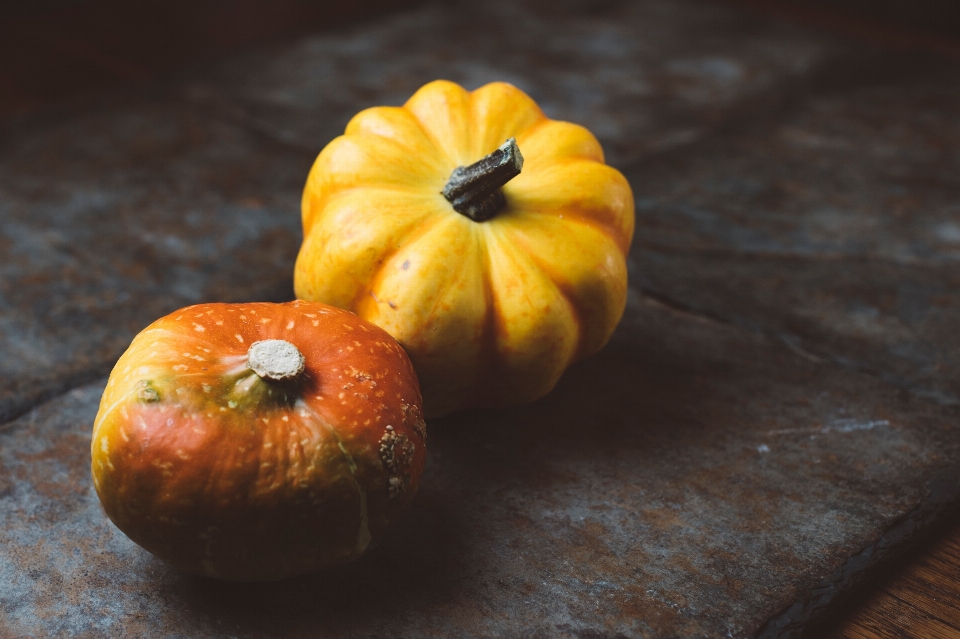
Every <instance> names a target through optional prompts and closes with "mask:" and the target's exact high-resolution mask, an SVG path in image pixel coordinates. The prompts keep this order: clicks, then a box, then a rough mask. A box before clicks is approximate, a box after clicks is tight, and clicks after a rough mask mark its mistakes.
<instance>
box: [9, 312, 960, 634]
mask: <svg viewBox="0 0 960 639" xmlns="http://www.w3.org/2000/svg"><path fill="white" fill-rule="evenodd" d="M630 313H631V314H630V320H629V321H628V322H627V323H625V325H624V326H623V327H622V329H621V330H620V332H619V334H618V337H617V338H616V341H615V342H614V343H613V344H612V345H611V347H609V348H607V349H605V350H604V351H603V352H602V353H601V354H599V355H597V356H596V357H594V358H592V359H590V360H588V361H585V362H583V363H581V364H579V365H577V366H575V367H574V368H573V369H572V370H571V371H570V372H569V374H568V375H566V376H565V377H564V379H563V381H562V382H561V385H560V387H559V388H558V389H557V391H556V392H554V393H552V394H551V395H550V396H549V397H548V398H546V399H545V400H543V401H541V402H538V403H537V404H534V405H531V406H529V407H525V408H522V409H518V410H512V411H504V412H497V413H493V412H491V413H484V412H477V413H470V414H464V415H460V416H457V417H453V418H450V419H446V420H440V421H436V422H434V423H433V424H432V425H431V428H432V430H431V435H430V457H429V462H428V471H427V474H426V475H425V476H424V480H423V484H422V488H421V493H420V494H419V495H418V497H417V501H416V502H415V505H414V507H413V509H412V510H411V511H410V512H409V513H408V515H407V517H406V518H405V519H404V521H403V523H402V525H401V526H400V528H399V529H398V530H397V531H396V534H395V535H393V536H392V537H391V538H390V539H389V540H388V541H387V542H385V543H384V544H383V545H382V546H381V547H379V548H377V549H375V550H373V551H371V552H370V553H369V555H368V556H366V557H365V558H364V559H363V560H362V561H360V562H359V563H358V564H356V565H353V566H350V567H347V568H344V569H340V570H336V571H332V572H327V573H323V574H320V575H316V576H312V577H309V578H303V579H296V580H292V581H288V582H284V583H281V584H265V585H238V584H227V583H222V582H216V581H213V580H208V579H204V578H199V577H191V576H187V575H183V574H179V573H177V572H176V571H175V570H173V569H171V568H168V567H166V566H164V565H163V564H161V563H160V562H159V561H157V560H155V559H153V558H152V557H151V556H150V555H148V554H147V553H146V552H145V551H142V550H140V549H139V548H138V547H136V546H135V545H133V544H132V543H131V542H129V541H128V540H127V539H126V538H124V537H123V535H122V534H120V533H119V532H117V531H116V529H115V528H113V526H112V525H111V524H109V522H108V521H107V520H106V518H105V517H104V515H103V513H102V511H101V509H100V507H99V505H98V502H97V499H96V496H95V494H94V492H93V489H92V487H91V486H90V483H89V481H88V479H87V472H88V471H87V469H88V466H89V429H90V423H91V421H92V419H93V416H94V414H95V412H96V406H97V402H98V399H99V395H100V391H101V388H102V385H101V384H92V385H89V386H85V387H82V388H79V389H77V390H75V391H73V392H71V393H68V394H67V395H65V396H63V397H61V398H58V399H56V400H54V401H52V402H49V403H47V404H45V405H44V406H42V407H40V408H38V409H37V410H35V411H33V412H31V413H29V414H28V415H25V416H23V417H21V418H20V419H19V420H18V421H17V422H14V423H13V424H11V425H10V427H9V428H8V430H7V432H6V433H5V434H3V435H0V451H2V452H0V468H2V470H0V482H2V485H3V488H2V489H0V491H2V493H3V498H2V500H3V501H2V504H3V507H2V509H0V544H2V547H3V548H4V551H3V553H2V554H0V577H2V579H0V583H4V584H6V585H5V586H4V588H3V589H2V591H0V608H2V609H3V610H5V611H7V618H6V620H5V622H6V623H7V624H8V625H9V627H10V628H11V630H13V631H22V630H30V631H33V632H38V631H39V633H41V634H42V633H46V634H50V635H61V634H69V633H77V634H84V633H86V634H93V633H94V632H101V631H102V632H110V633H113V634H117V635H121V636H134V635H147V636H171V635H172V636H210V637H229V636H240V637H253V636H266V635H272V636H273V635H282V636H290V637H308V636H317V635H322V636H337V637H368V636H401V637H450V636H543V637H614V636H630V637H638V636H657V637H672V636H703V637H727V636H734V637H744V636H751V635H752V634H753V633H755V632H756V630H757V629H758V628H759V627H760V626H761V625H762V624H763V623H764V622H766V621H767V619H769V618H770V617H771V616H773V615H775V614H776V613H778V612H779V611H780V610H781V609H783V608H785V607H787V606H788V605H790V604H791V603H792V602H793V601H794V600H796V599H798V598H803V597H805V596H806V595H807V593H808V592H809V591H810V590H811V588H812V587H814V586H816V585H818V583H819V582H820V581H821V580H823V579H824V578H826V577H827V576H829V575H831V574H832V573H833V572H834V571H835V570H836V568H837V567H838V566H840V565H842V564H843V563H844V562H845V561H846V560H847V558H848V557H850V556H851V555H853V554H855V553H856V552H857V551H859V550H860V549H861V548H863V547H864V546H866V545H869V544H871V543H873V542H874V541H875V540H876V538H877V536H878V535H879V534H880V531H882V530H884V529H886V528H887V527H889V526H890V525H891V524H893V523H895V522H896V521H897V520H898V519H899V518H901V517H902V516H903V514H904V513H907V512H910V511H911V510H912V509H914V508H916V507H917V506H918V505H919V504H920V503H922V502H923V500H924V498H925V497H926V491H925V490H924V481H925V479H926V478H927V477H928V476H929V475H930V471H931V469H932V468H936V467H940V466H943V465H945V464H949V463H956V462H958V461H960V441H958V439H957V437H956V435H957V432H956V431H957V427H956V422H955V414H954V413H952V412H950V410H949V409H946V408H943V407H940V406H937V405H936V404H933V403H931V402H929V401H926V400H922V399H920V398H916V397H914V396H912V395H910V394H899V395H898V394H897V393H895V392H894V393H891V391H890V387H889V386H888V385H886V384H885V383H883V382H881V381H878V380H874V379H872V378H871V377H869V376H866V375H863V374H859V373H851V372H848V371H845V370H842V369H839V368H836V367H833V366H830V365H827V364H817V363H813V362H810V361H809V360H807V359H805V358H803V357H801V356H799V355H797V354H795V353H793V352H792V351H791V350H790V349H789V348H787V347H786V346H784V345H782V344H777V343H775V342H772V341H771V340H769V339H767V338H765V337H763V336H760V335H757V334H755V333H752V332H750V331H747V330H745V329H739V328H734V327H730V326H727V325H722V324H716V323H712V322H708V321H704V320H702V319H700V318H698V317H695V316H690V315H687V314H684V313H680V312H677V311H675V310H673V309H670V308H667V307H664V306H662V305H659V304H657V303H656V302H652V301H649V300H647V301H644V300H642V299H639V298H635V299H634V300H633V302H632V304H631V311H630ZM867 496H869V498H868V499H865V497H867Z"/></svg>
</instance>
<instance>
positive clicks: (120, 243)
mask: <svg viewBox="0 0 960 639" xmlns="http://www.w3.org/2000/svg"><path fill="white" fill-rule="evenodd" d="M436 78H446V79H450V80H454V81H458V82H461V83H463V84H464V85H466V86H467V87H468V88H475V87H477V86H479V85H481V84H483V83H486V82H488V81H492V80H506V81H510V82H513V83H514V84H516V85H518V86H519V87H521V88H522V89H524V90H526V91H527V92H528V93H530V94H531V95H532V96H533V97H534V98H535V99H536V100H538V102H539V103H540V104H541V106H542V107H543V108H544V110H545V111H546V112H547V114H548V115H550V116H551V117H554V118H558V119H568V120H572V121H575V122H578V123H581V124H584V125H586V126H587V127H589V128H590V129H591V130H593V131H594V132H595V133H596V134H597V135H598V137H599V138H600V140H601V142H602V143H603V145H604V148H605V150H606V152H607V155H608V160H609V161H610V163H612V164H613V165H615V166H617V167H618V168H619V169H620V170H622V171H623V172H624V173H625V175H627V177H628V178H629V180H630V182H631V184H632V186H633V189H634V193H635V196H636V204H637V232H636V236H635V241H634V246H633V250H632V252H631V256H630V270H631V295H630V299H629V303H628V310H627V314H626V317H625V318H624V321H623V323H622V325H621V327H620V328H619V329H618V332H617V334H616V336H615V338H614V340H613V342H612V343H611V344H610V345H609V346H608V347H607V348H606V349H605V350H604V351H602V352H601V353H600V354H598V355H596V356H595V357H593V358H591V359H588V360H586V361H584V362H582V363H580V364H578V365H576V366H575V367H573V368H572V369H571V370H570V371H569V372H568V373H567V374H566V375H565V376H564V378H563V380H562V381H561V384H560V386H559V387H558V388H557V389H556V391H555V392H553V393H552V394H551V395H549V396H548V397H547V398H545V399H544V400H542V401H540V402H537V403H536V404H533V405H531V406H528V407H524V408H521V409H516V410H512V411H504V412H474V413H469V414H462V415H457V416H453V417H450V418H447V419H444V420H438V421H435V422H433V423H431V424H429V428H430V453H429V454H430V457H429V460H428V468H427V473H426V475H425V477H424V481H423V484H422V488H421V492H420V494H419V495H418V498H417V501H416V504H415V506H414V508H413V510H412V511H411V512H410V513H409V516H408V517H407V518H406V519H405V521H404V522H403V524H402V525H401V527H400V528H399V529H398V531H397V534H396V535H394V536H393V537H392V538H391V539H390V540H389V541H388V542H386V543H385V544H384V545H382V546H380V547H379V548H377V549H375V550H373V551H372V552H370V553H369V554H368V556H367V557H365V558H364V559H363V560H361V561H360V562H359V563H357V564H356V565H353V566H349V567H346V568H343V569H340V570H338V571H335V572H332V573H325V574H321V575H317V576H314V577H309V578H302V579H297V580H294V581H290V582H284V583H282V584H274V585H269V586H258V585H254V586H242V585H236V584H224V583H218V582H213V581H210V580H206V579H202V578H196V577H190V576H185V575H182V574H179V573H177V572H175V571H173V570H172V569H170V568H168V567H166V566H165V565H163V564H162V563H160V562H159V561H157V560H155V559H154V558H152V557H151V556H150V555H148V554H147V553H145V552H144V551H142V550H140V549H139V548H138V547H136V546H135V545H133V544H132V543H131V542H130V541H128V540H127V539H126V538H125V537H124V536H123V535H122V534H120V533H119V532H118V531H117V530H116V529H115V528H114V527H113V526H112V525H111V524H110V523H109V522H108V521H107V520H106V519H105V517H104V515H103V514H102V511H101V510H100V507H99V504H98V502H97V499H96V496H95V494H94V493H93V490H92V486H91V485H90V481H89V472H88V463H89V462H88V459H89V432H90V427H91V423H92V420H93V416H94V414H95V412H96V408H97V402H98V400H99V394H100V391H101V389H102V385H103V380H104V378H105V375H106V374H107V373H108V372H109V369H110V366H111V365H112V363H113V362H114V361H115V360H116V358H117V357H118V356H119V354H120V353H121V352H122V351H123V349H124V348H125V347H126V345H127V344H128V343H129V340H130V339H131V338H132V336H133V335H134V334H136V332H137V331H138V330H140V329H141V328H143V327H144V326H145V325H146V324H148V323H149V322H150V321H152V320H153V319H155V318H156V317H158V316H160V315H163V314H165V313H167V312H169V311H172V310H174V309H176V308H178V307H180V306H184V305H186V304H191V303H196V302H201V301H252V300H268V301H269V300H282V299H288V298H290V297H291V296H292V288H291V281H290V278H291V269H292V264H293V259H294V257H295V255H296V251H297V248H298V246H299V242H300V226H299V224H300V222H299V211H298V209H299V199H300V189H301V188H302V184H303V181H304V179H305V176H306V172H307V170H308V169H309V167H310V164H311V162H312V159H313V157H314V156H315V155H316V153H317V152H318V151H319V150H320V149H321V148H322V147H323V146H324V145H325V144H326V143H327V142H328V141H329V140H330V139H331V138H332V137H334V136H336V135H337V134H338V133H339V132H341V131H342V129H343V127H344V125H345V124H346V122H347V120H348V119H349V117H350V116H351V115H352V114H354V113H355V112H357V111H359V110H360V109H362V108H365V107H367V106H372V105H377V104H399V103H402V102H403V101H404V100H405V99H406V98H407V97H408V96H409V95H410V94H411V93H412V92H413V91H414V90H415V89H416V88H417V87H419V86H420V85H422V84H424V83H425V82H427V81H429V80H432V79H436ZM958 112H960V76H958V75H957V74H956V66H955V62H954V61H950V60H945V59H941V58H938V57H936V56H934V55H932V54H931V55H927V54H919V53H890V52H886V51H883V50H879V49H872V48H870V47H868V46H865V45H863V44H860V43H852V42H848V41H846V40H843V39H838V38H836V37H834V36H830V35H825V34H822V33H818V32H814V31H809V30H803V29H800V28H797V27H792V26H789V25H787V24H782V23H777V22H772V21H768V20H767V19H764V18H761V17H758V16H757V15H756V14H752V13H747V12H743V11H739V10H736V9H731V8H725V7H721V6H718V5H713V4H707V3H701V2H693V1H689V0H683V1H675V2H673V1H672V2H668V1H666V0H661V1H644V2H609V3H604V4H603V5H593V4H590V3H584V4H582V5H581V4H578V3H576V2H569V3H568V2H561V3H538V2H529V3H506V2H503V3H496V2H495V3H491V4H484V6H482V7H477V6H471V5H466V4H465V5H463V6H462V7H459V8H457V7H454V6H452V5H443V6H440V5H427V6H423V7H419V8H415V9H409V10H405V11H403V12H401V13H398V14H396V15H393V16H389V17H386V18H384V19H382V20H379V21H376V22H372V23H368V24H365V25H360V26H355V27H351V28H350V29H349V30H344V31H342V32H335V33H327V34H323V35H319V36H315V37H310V38H306V39H302V40H298V41H295V42H291V43H288V44H282V45H276V46H274V47H271V48H267V49H261V50H259V51H258V52H255V53H251V54H246V55H242V56H237V57H234V58H231V59H229V60H226V61H224V62H221V63H218V64H216V65H213V66H208V67H206V68H203V69H196V70H192V71H190V72H188V73H185V74H181V75H180V76H178V77H177V78H176V79H175V80H171V81H168V82H166V83H164V84H160V85H156V86H151V87H149V88H144V89H131V90H127V91H123V92H119V93H113V94H110V95H108V96H106V97H103V98H102V99H100V100H97V101H91V100H86V101H84V102H82V103H81V102H77V103H75V104H74V103H68V104H66V105H64V106H61V107H59V108H57V109H55V110H54V109H47V110H44V111H42V112H38V113H36V114H34V115H31V116H27V117H23V118H20V119H17V120H12V121H10V122H7V123H6V124H5V128H4V130H3V134H2V135H3V137H2V141H0V353H2V355H3V356H2V358H0V382H2V383H0V423H2V425H0V629H5V630H6V631H8V632H9V634H12V635H14V636H18V635H31V634H32V635H37V636H44V635H49V636H60V635H71V634H77V635H95V634H113V635H118V636H136V635H143V636H212V637H221V636H222V637H234V636H244V637H246V636H251V637H252V636H264V635H268V634H270V635H283V636H291V637H297V636H317V635H323V636H343V637H369V636H382V637H398V636H403V637H431V636H436V637H449V636H468V635H469V636H525V637H558V636H565V637H580V638H587V637H641V636H642V637H680V636H703V637H751V636H756V635H758V634H759V635H761V636H793V635H795V634H796V632H798V631H799V629H801V628H802V627H803V625H804V624H805V623H806V622H807V621H808V620H809V619H811V618H816V617H817V616H818V615H820V614H822V612H823V611H824V610H826V609H828V608H829V605H830V604H831V603H832V602H834V601H835V597H836V595H837V593H842V592H844V591H845V590H846V589H848V588H849V587H851V586H852V585H855V584H856V582H857V580H858V579H859V578H860V577H861V576H862V575H864V574H866V573H865V572H864V571H865V570H866V569H867V568H869V567H870V566H872V565H875V564H876V563H877V562H882V561H883V560H884V559H886V558H888V557H889V556H891V555H892V554H894V553H896V552H897V550H898V549H899V548H901V547H902V544H903V543H904V542H906V541H909V539H910V538H912V537H913V536H915V535H916V534H917V533H918V532H920V531H922V530H923V529H924V527H926V526H927V525H929V524H930V523H931V522H932V521H934V520H936V519H937V518H938V517H940V516H941V515H942V514H943V513H946V512H951V511H955V510H956V508H957V506H958V505H960V436H958V435H960V433H958V427H960V419H958V417H960V340H958V339H957V338H956V335H957V334H958V329H960V268H958V262H960V153H958V151H957V149H958V148H960V120H958V119H957V117H956V114H957V113H958Z"/></svg>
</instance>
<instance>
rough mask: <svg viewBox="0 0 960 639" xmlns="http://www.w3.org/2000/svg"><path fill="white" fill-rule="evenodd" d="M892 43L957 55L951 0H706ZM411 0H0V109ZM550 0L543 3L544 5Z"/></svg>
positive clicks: (14, 109) (957, 22)
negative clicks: (349, 1) (338, 0)
mask: <svg viewBox="0 0 960 639" xmlns="http://www.w3.org/2000/svg"><path fill="white" fill-rule="evenodd" d="M711 1H713V2H720V3H724V4H733V5H738V6H741V7H746V8H749V9H751V10H753V11H757V12H761V13H764V14H767V15H773V16H775V17H777V18H779V19H783V20H787V21H790V22H795V23H798V24H803V25H807V26H815V27H818V28H821V29H825V30H829V31H833V32H838V33H842V34H844V35H847V36H849V37H853V38H858V39H860V40H862V41H864V42H865V43H870V44H874V45H877V44H879V45H881V46H887V47H891V48H896V49H901V50H902V49H921V50H923V49H925V50H932V51H937V52H939V53H941V54H947V55H950V56H954V57H956V58H958V59H960V2H957V1H956V0H910V1H906V0H711ZM421 3H422V1H421V0H366V1H364V2H351V3H339V2H337V3H335V2H322V1H309V0H202V1H193V2H183V1H178V0H146V1H141V2H117V1H115V0H109V1H108V0H34V1H27V0H0V117H2V116H5V115H18V114H23V113H26V112H29V111H32V110H34V109H36V108H38V107H39V106H41V105H43V104H45V103H50V102H51V101H56V100H59V99H62V98H64V97H65V96H68V95H72V94H76V93H78V92H85V91H96V90H101V89H104V88H109V87H116V86H123V85H129V84H135V83H144V82H149V81H152V80H156V79H158V78H162V77H163V76H164V75H166V74H169V73H171V72H174V71H176V70H177V69H180V68H183V67H185V66H187V65H189V64H191V63H195V62H199V61H203V60H210V59H215V58H217V57H220V56H223V55H226V54H229V53H231V52H235V51H238V50H241V49H244V48H248V47H251V46H255V45H262V44H267V43H270V42H278V41H283V40H287V39H291V38H296V37H298V36H300V35H304V34H307V33H316V32H320V31H325V30H330V29H342V28H346V27H349V25H351V24H356V23H358V22H362V21H364V20H368V19H371V18H373V17H375V16H378V15H381V14H383V13H386V12H390V11H396V10H398V9H402V8H404V7H409V6H411V5H414V4H421ZM554 4H555V3H551V5H554Z"/></svg>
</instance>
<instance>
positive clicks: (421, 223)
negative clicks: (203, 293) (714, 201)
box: [294, 81, 634, 417]
mask: <svg viewBox="0 0 960 639" xmlns="http://www.w3.org/2000/svg"><path fill="white" fill-rule="evenodd" d="M633 207H634V205H633V195H632V193H631V191H630V186H629V184H628V183H627V181H626V179H625V178H624V177H623V175H621V174H620V173H619V172H618V171H617V170H615V169H613V168H611V167H609V166H607V165H606V164H604V156H603V151H602V150H601V148H600V145H599V143H598V142H597V140H596V138H594V136H593V135H592V134H591V133H590V132H589V131H587V130H586V129H585V128H583V127H581V126H578V125H576V124H571V123H568V122H560V121H555V120H551V119H549V118H547V117H546V116H545V115H544V114H543V112H542V111H541V110H540V108H539V107H538V106H537V105H536V103H535V102H534V101H533V100H532V99H531V98H530V97H528V96H527V95H526V94H524V93H523V92H522V91H520V90H519V89H517V88H515V87H513V86H511V85H509V84H505V83H502V82H498V83H493V84H488V85H486V86H484V87H481V88H480V89H477V90H476V91H474V92H472V93H468V92H467V91H465V90H464V89H463V88H461V87H460V86H458V85H456V84H454V83H452V82H446V81H436V82H432V83H430V84H428V85H426V86H424V87H423V88H421V89H420V90H419V91H417V92H416V94H415V95H414V96H413V97H411V98H410V100H409V101H408V102H407V103H406V104H405V105H404V106H402V107H376V108H371V109H367V110H365V111H362V112H360V113H359V114H357V115H356V116H355V117H354V118H353V119H352V120H351V121H350V123H349V124H348V125H347V128H346V133H345V134H344V135H343V136H341V137H338V138H336V139H334V140H333V141H332V142H330V144H329V145H327V147H326V148H324V149H323V151H322V152H321V153H320V155H319V156H318V157H317V159H316V162H315V163H314V165H313V168H312V169H311V171H310V174H309V177H308V179H307V183H306V186H305V188H304V192H303V200H302V214H303V233H304V240H303V245H302V247H301V249H300V253H299V255H298V257H297V263H296V268H295V273H294V290H295V292H296V295H297V297H298V298H300V299H305V300H316V301H321V302H326V303H328V304H332V305H335V306H339V307H341V308H345V309H348V310H351V311H353V312H355V313H356V314H357V315H359V316H360V317H363V318H364V319H367V320H369V321H371V322H373V323H374V324H376V325H378V326H380V327H382V328H384V329H385V330H386V331H387V332H388V333H390V334H391V335H393V336H394V337H395V338H396V339H397V340H398V341H399V342H400V344H401V345H402V346H403V347H404V348H405V349H406V351H407V353H408V354H409V355H410V358H411V359H412V360H413V363H414V366H415V367H416V370H417V373H418V376H419V378H420V383H421V388H422V390H423V396H424V407H425V410H426V412H427V416H428V417H435V416H440V415H444V414H447V413H451V412H454V411H457V410H461V409H464V408H471V407H499V406H506V405H511V404H517V403H522V402H528V401H531V400H534V399H536V398H538V397H540V396H542V395H544V394H546V393H547V392H548V391H550V389H552V388H553V386H554V385H555V384H556V382H557V380H558V379H559V377H560V375H561V374H562V373H563V371H564V369H566V367H567V366H569V365H570V364H571V363H572V362H574V361H576V360H578V359H580V358H583V357H586V356H587V355H590V354H592V353H594V352H596V351H597V350H599V349H600V348H601V347H602V346H603V345H604V344H605V343H606V342H607V340H608V339H609V338H610V336H611V334H612V332H613V330H614V328H615V327H616V325H617V323H618V321H619V320H620V317H621V315H622V314H623V310H624V305H625V303H626V292H627V269H626V255H627V252H628V250H629V248H630V241H631V239H632V236H633V228H634V208H633Z"/></svg>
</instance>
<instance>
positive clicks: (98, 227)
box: [0, 91, 311, 421]
mask: <svg viewBox="0 0 960 639" xmlns="http://www.w3.org/2000/svg"><path fill="white" fill-rule="evenodd" d="M170 93H171V92H170V91H158V92H157V93H156V94H154V95H149V94H148V95H143V96H138V97H133V98H128V99H123V100H122V101H120V104H116V103H110V104H108V105H103V106H95V107H90V108H87V109H85V110H83V111H82V112H81V113H80V114H78V115H70V116H54V117H50V118H49V119H46V120H44V119H40V120H39V121H37V122H28V123H27V124H26V125H25V126H21V127H18V128H17V129H16V130H14V129H13V127H9V128H8V131H7V132H6V135H5V139H4V144H3V145H2V158H0V220H2V227H0V255H2V256H3V257H2V261H0V352H3V354H4V357H3V358H0V421H6V420H7V419H9V418H10V417H12V416H14V415H16V414H18V413H20V412H22V411H23V410H24V409H26V408H28V407H29V406H30V405H32V404H35V403H36V402H37V401H38V400H40V399H42V398H44V397H49V396H50V395H51V394H53V393H56V392H59V391H62V390H65V389H66V388H69V387H70V386H72V385H74V384H75V383H77V382H78V381H89V380H90V379H92V378H95V377H98V376H101V375H104V374H105V373H107V372H109V369H110V366H112V364H113V362H114V361H116V359H117V357H119V356H120V353H122V352H123V350H124V349H125V348H126V346H127V345H128V344H129V343H130V340H131V339H132V338H133V336H134V335H135V334H136V333H137V332H138V331H139V330H140V329H142V328H144V327H145V326H146V325H147V324H149V323H150V322H151V321H153V320H154V319H156V318H157V317H160V316H161V315H165V314H166V313H169V312H171V311H173V310H176V309H177V308H180V307H182V306H186V305H187V304H194V303H198V302H205V301H253V300H258V299H260V300H264V299H265V300H271V299H273V300H280V299H288V298H290V297H291V296H292V295H293V293H292V285H291V283H290V269H291V264H292V262H293V259H294V257H295V256H296V251H297V249H298V247H299V244H300V239H301V236H300V223H299V215H298V211H299V193H298V192H299V189H300V188H302V184H303V180H304V178H303V175H304V167H305V166H309V162H310V161H311V158H310V157H309V156H308V155H306V154H303V153H298V152H296V151H291V150H290V149H288V148H286V147H283V146H280V145H278V144H276V143H273V142H270V141H269V140H265V139H263V138H262V137H261V136H259V135H257V134H256V133H251V132H249V131H247V130H246V129H244V128H243V127H241V126H239V125H236V124H233V123H230V122H229V121H228V120H226V119H225V118H223V117H222V116H219V115H214V114H211V113H210V112H209V110H204V109H203V108H197V107H194V106H192V105H191V104H189V103H186V102H184V101H183V100H179V99H174V98H172V97H171V96H170Z"/></svg>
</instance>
